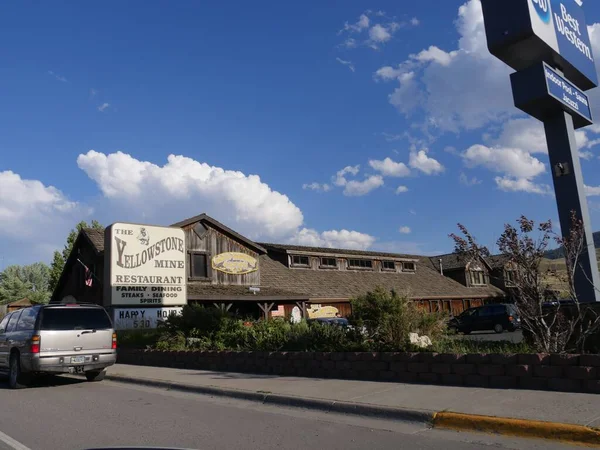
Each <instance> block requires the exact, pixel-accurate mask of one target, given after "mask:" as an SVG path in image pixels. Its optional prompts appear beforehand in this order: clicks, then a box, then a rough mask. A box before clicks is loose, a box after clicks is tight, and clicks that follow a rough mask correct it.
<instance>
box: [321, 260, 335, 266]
mask: <svg viewBox="0 0 600 450" xmlns="http://www.w3.org/2000/svg"><path fill="white" fill-rule="evenodd" d="M321 267H328V268H335V267H337V259H335V258H321Z"/></svg>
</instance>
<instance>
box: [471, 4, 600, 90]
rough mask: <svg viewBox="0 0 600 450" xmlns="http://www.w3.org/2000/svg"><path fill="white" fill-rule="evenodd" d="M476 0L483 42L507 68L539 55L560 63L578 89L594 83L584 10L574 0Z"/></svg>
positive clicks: (531, 61) (521, 67)
mask: <svg viewBox="0 0 600 450" xmlns="http://www.w3.org/2000/svg"><path fill="white" fill-rule="evenodd" d="M589 1H590V0H588V2H589ZM481 4H482V7H483V13H484V21H485V31H486V37H487V43H488V48H489V50H490V52H491V53H492V54H493V55H495V56H497V57H498V58H499V59H501V60H502V61H504V62H505V63H506V64H508V65H509V66H511V67H512V68H513V69H515V70H517V71H519V70H524V69H527V68H528V67H531V66H532V65H534V64H536V63H540V62H542V61H544V62H546V63H548V64H550V65H551V66H553V67H560V68H561V71H562V72H563V73H564V76H565V77H566V78H567V79H569V80H570V81H571V82H572V83H574V84H575V85H576V86H578V87H579V88H580V89H582V90H584V91H585V90H588V89H591V88H593V87H596V86H597V85H598V74H597V73H596V65H595V64H594V55H593V51H592V44H591V41H590V36H589V32H588V28H587V23H586V20H585V14H584V12H583V8H582V7H581V6H580V5H579V4H578V3H577V1H576V0H481Z"/></svg>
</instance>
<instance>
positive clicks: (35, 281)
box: [0, 263, 50, 303]
mask: <svg viewBox="0 0 600 450" xmlns="http://www.w3.org/2000/svg"><path fill="white" fill-rule="evenodd" d="M49 280H50V268H49V267H48V266H47V265H46V264H44V263H35V264H31V265H29V266H17V265H14V266H9V267H7V268H6V269H5V270H4V271H3V272H2V273H1V274H0V303H10V302H14V301H17V300H21V299H23V298H27V299H28V300H29V301H31V302H32V303H46V302H48V300H49V299H50V290H49Z"/></svg>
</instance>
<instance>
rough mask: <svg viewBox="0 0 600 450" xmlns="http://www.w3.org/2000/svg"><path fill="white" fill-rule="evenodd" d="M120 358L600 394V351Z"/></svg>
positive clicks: (122, 354)
mask: <svg viewBox="0 0 600 450" xmlns="http://www.w3.org/2000/svg"><path fill="white" fill-rule="evenodd" d="M118 362H119V363H121V364H134V365H144V366H157V367H173V368H181V369H196V370H213V371H229V372H245V373H258V374H273V375H285V376H298V377H315V378H338V379H352V380H372V381H388V382H394V381H396V382H399V383H426V384H440V385H453V386H471V387H484V388H487V387H489V388H511V389H514V388H521V389H536V390H553V391H565V392H591V393H597V394H600V380H599V378H600V355H547V354H522V355H501V354H489V355H486V354H468V355H457V354H444V353H324V352H199V351H178V352H175V351H157V350H136V349H120V350H119V356H118Z"/></svg>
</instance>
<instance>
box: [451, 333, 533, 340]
mask: <svg viewBox="0 0 600 450" xmlns="http://www.w3.org/2000/svg"><path fill="white" fill-rule="evenodd" d="M459 336H460V338H461V339H472V340H475V341H509V342H514V343H519V342H521V341H522V340H523V333H522V332H521V331H515V332H513V333H508V332H505V333H500V334H496V333H494V332H493V331H492V332H489V331H475V332H473V333H471V334H469V335H463V334H461V335H459Z"/></svg>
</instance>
